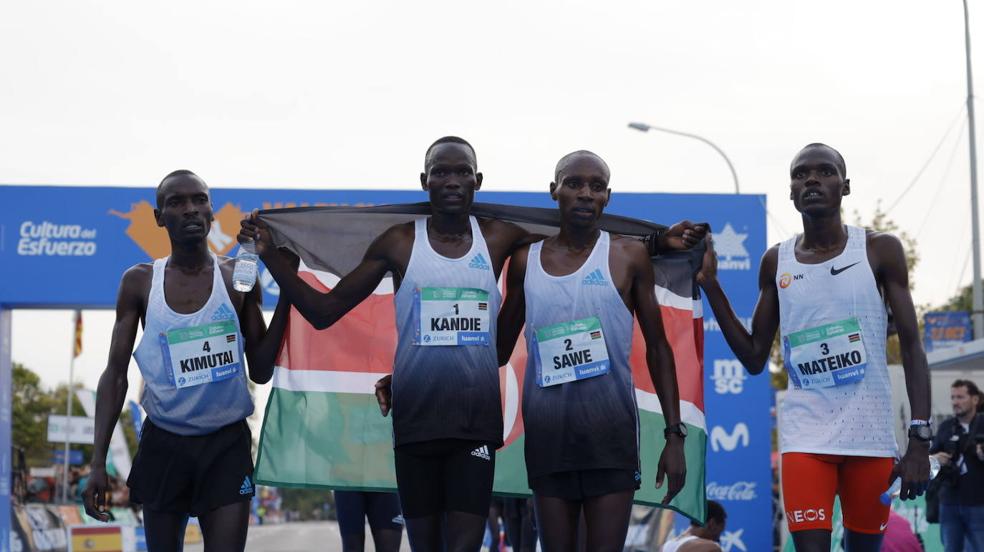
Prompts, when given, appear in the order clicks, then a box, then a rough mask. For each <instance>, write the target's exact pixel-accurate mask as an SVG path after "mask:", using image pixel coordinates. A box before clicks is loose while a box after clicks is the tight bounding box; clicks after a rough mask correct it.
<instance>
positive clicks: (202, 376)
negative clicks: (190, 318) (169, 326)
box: [160, 320, 242, 389]
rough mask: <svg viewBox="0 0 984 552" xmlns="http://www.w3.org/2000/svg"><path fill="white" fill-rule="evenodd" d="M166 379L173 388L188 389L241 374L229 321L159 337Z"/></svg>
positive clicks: (235, 336) (234, 330)
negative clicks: (165, 367)
mask: <svg viewBox="0 0 984 552" xmlns="http://www.w3.org/2000/svg"><path fill="white" fill-rule="evenodd" d="M160 339H161V347H162V348H163V351H164V359H165V361H166V363H167V365H168V368H169V369H168V379H170V380H171V382H172V383H173V384H174V386H175V387H177V388H178V389H181V388H183V387H191V386H194V385H202V384H205V383H212V382H216V381H222V380H225V379H229V378H232V377H235V376H236V375H238V374H239V373H240V372H241V371H242V360H241V354H240V350H239V329H238V328H237V327H236V323H235V322H233V321H232V320H223V321H220V322H213V323H211V324H203V325H201V326H193V327H190V328H177V329H174V330H170V331H169V332H167V333H165V334H161V336H160Z"/></svg>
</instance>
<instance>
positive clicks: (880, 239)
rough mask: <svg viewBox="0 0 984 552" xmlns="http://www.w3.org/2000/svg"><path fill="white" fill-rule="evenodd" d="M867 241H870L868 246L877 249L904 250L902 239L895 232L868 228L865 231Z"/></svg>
mask: <svg viewBox="0 0 984 552" xmlns="http://www.w3.org/2000/svg"><path fill="white" fill-rule="evenodd" d="M865 241H866V242H867V243H868V247H871V248H875V249H876V250H877V251H879V252H880V251H902V249H903V248H902V240H900V239H899V238H898V237H897V236H896V235H895V234H889V233H888V232H876V231H874V230H867V231H866V232H865Z"/></svg>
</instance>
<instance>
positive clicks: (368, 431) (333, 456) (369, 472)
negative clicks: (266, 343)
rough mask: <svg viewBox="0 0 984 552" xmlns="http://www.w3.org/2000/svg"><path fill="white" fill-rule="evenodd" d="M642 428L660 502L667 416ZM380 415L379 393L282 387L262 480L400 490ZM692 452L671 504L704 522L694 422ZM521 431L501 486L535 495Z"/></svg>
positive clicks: (639, 498) (646, 482)
mask: <svg viewBox="0 0 984 552" xmlns="http://www.w3.org/2000/svg"><path fill="white" fill-rule="evenodd" d="M639 416H640V422H641V427H642V428H643V429H642V435H641V447H642V486H641V488H640V489H639V490H638V491H637V492H636V495H635V502H637V503H640V504H650V505H657V504H659V502H660V501H661V500H662V499H663V496H664V495H665V494H666V488H667V487H666V482H664V484H663V487H662V488H661V489H656V488H655V485H656V468H657V465H658V460H659V455H660V453H661V452H662V450H663V449H662V447H663V445H664V443H665V440H664V438H663V429H664V428H665V427H666V424H665V422H664V419H663V415H662V414H657V413H654V412H649V411H645V410H642V411H640V412H639ZM392 428H393V426H392V422H391V421H390V418H384V417H382V416H381V415H380V414H379V407H378V406H377V404H376V398H375V396H374V395H371V394H367V393H334V392H318V391H305V392H301V391H288V390H285V389H280V388H274V389H273V390H272V392H271V393H270V399H269V401H268V402H267V410H266V416H265V418H264V421H263V432H262V435H261V437H260V446H259V452H258V455H257V460H256V473H255V474H254V479H255V480H256V482H257V483H259V484H262V485H272V486H278V487H313V488H331V489H350V490H365V491H394V490H395V489H396V479H395V475H394V468H393V440H392V431H393V429H392ZM687 431H688V435H687V439H686V441H685V445H684V454H685V456H686V458H687V481H686V485H685V486H684V488H683V490H682V491H680V494H678V495H677V496H676V498H675V499H673V501H672V502H671V503H670V506H669V507H670V508H671V509H673V510H676V511H678V512H680V513H682V514H684V515H686V516H689V517H692V518H695V519H698V520H703V519H704V516H705V515H706V512H705V508H706V506H705V502H704V476H705V474H704V462H703V460H704V456H705V452H706V449H707V433H706V432H705V431H704V429H703V428H699V427H697V426H693V425H690V424H688V425H687ZM524 446H525V439H524V437H522V436H521V437H520V438H518V439H517V440H515V441H514V442H512V443H511V444H510V445H509V446H508V447H506V448H504V449H500V450H499V451H498V452H497V453H496V470H495V482H494V491H495V493H496V494H499V495H513V496H529V494H530V490H529V486H528V484H527V478H526V465H525V461H524V450H523V449H524Z"/></svg>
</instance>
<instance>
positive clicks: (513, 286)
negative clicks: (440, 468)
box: [499, 151, 686, 552]
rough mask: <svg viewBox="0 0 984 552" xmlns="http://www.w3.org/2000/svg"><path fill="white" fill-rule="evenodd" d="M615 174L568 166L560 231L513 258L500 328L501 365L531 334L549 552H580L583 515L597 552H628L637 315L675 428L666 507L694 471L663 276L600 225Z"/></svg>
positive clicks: (562, 170)
mask: <svg viewBox="0 0 984 552" xmlns="http://www.w3.org/2000/svg"><path fill="white" fill-rule="evenodd" d="M608 179H609V171H608V165H607V164H605V162H604V161H603V160H602V159H601V158H600V157H598V156H597V155H595V154H593V153H591V152H586V151H579V152H574V153H572V154H569V155H567V156H565V157H564V158H562V159H561V160H560V162H559V163H558V164H557V170H556V174H555V182H553V183H551V185H550V190H551V195H552V197H553V198H554V199H555V200H556V201H557V202H558V207H559V208H560V213H561V215H560V218H561V227H560V233H559V234H558V235H557V236H553V237H550V238H547V239H545V240H544V241H542V242H539V243H535V244H533V245H532V246H529V247H524V248H522V249H520V250H519V251H517V252H516V254H515V255H513V257H512V260H511V264H510V267H509V275H508V278H507V288H508V289H507V293H506V301H505V303H504V304H503V306H502V310H501V311H500V318H499V324H500V325H499V362H500V364H505V363H506V362H507V361H508V360H509V356H510V354H511V353H512V350H513V346H514V345H515V343H516V340H517V338H518V335H519V331H520V328H521V327H522V326H523V325H524V322H525V324H526V343H527V347H528V359H529V361H528V363H527V367H526V377H525V378H524V385H523V418H524V424H525V426H526V465H527V470H528V472H529V478H530V486H531V487H532V489H533V498H534V500H535V502H536V510H537V520H538V529H539V533H540V536H541V542H542V544H543V548H544V550H545V551H548V552H553V551H567V550H575V549H576V547H577V546H576V541H577V520H578V518H579V515H580V513H581V512H583V513H584V516H585V520H586V529H587V549H588V550H621V549H622V546H623V544H624V542H625V535H626V531H627V529H628V523H629V511H630V509H631V507H632V497H633V495H634V494H635V489H637V488H639V472H638V469H639V449H638V446H639V445H638V424H639V420H638V410H637V408H636V404H635V386H634V385H633V382H632V369H631V366H630V365H629V354H630V352H631V345H632V326H633V324H632V321H633V312H635V311H637V312H638V320H639V324H640V327H641V329H642V334H643V336H644V338H645V340H646V347H647V350H648V353H647V355H646V358H647V359H648V361H649V373H650V377H651V378H652V379H653V383H654V385H655V388H656V390H657V394H658V396H659V400H660V404H661V406H662V407H663V413H664V416H665V417H666V423H667V425H668V427H670V428H672V431H669V432H668V433H666V434H664V437H665V438H666V439H667V444H666V446H665V447H664V448H663V452H662V454H661V456H660V460H659V472H660V473H658V474H657V485H661V484H662V479H663V473H664V471H665V473H666V474H667V475H668V476H669V488H668V490H667V494H666V499H665V500H664V504H666V503H668V502H669V500H670V499H671V498H672V497H673V496H674V495H676V493H677V492H679V490H680V489H681V488H682V487H683V482H684V479H685V476H686V465H685V462H684V456H683V437H684V436H685V435H686V430H685V429H682V427H683V426H682V424H680V412H679V398H678V397H679V392H678V390H677V383H676V372H675V368H674V361H673V353H672V351H671V350H670V347H669V344H668V343H667V342H666V336H665V335H664V333H663V327H662V323H661V318H660V311H659V304H658V303H657V302H656V295H655V276H654V274H653V266H652V263H651V261H650V258H649V255H648V254H647V252H646V250H645V248H644V247H643V246H642V244H640V243H639V242H638V241H636V240H631V239H626V238H618V237H614V238H610V237H609V234H608V233H607V232H603V231H600V230H599V229H598V227H597V221H598V218H599V217H600V216H601V214H602V211H603V210H604V207H605V205H607V203H608V198H609V189H608Z"/></svg>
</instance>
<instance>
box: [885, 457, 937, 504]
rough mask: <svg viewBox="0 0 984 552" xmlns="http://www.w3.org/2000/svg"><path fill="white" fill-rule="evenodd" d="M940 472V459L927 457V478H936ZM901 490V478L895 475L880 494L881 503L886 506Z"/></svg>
mask: <svg viewBox="0 0 984 552" xmlns="http://www.w3.org/2000/svg"><path fill="white" fill-rule="evenodd" d="M938 473H940V461H939V460H937V459H936V457H935V456H930V457H929V480H930V481H932V480H933V479H935V478H936V474H938ZM900 490H902V478H901V477H896V478H895V481H892V485H891V486H890V487H889V488H888V489H887V490H886V491H885V492H883V493H882V494H881V503H882V504H884V505H886V506H888V505H890V504H891V503H892V499H893V498H895V497H897V496H899V491H900Z"/></svg>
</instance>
